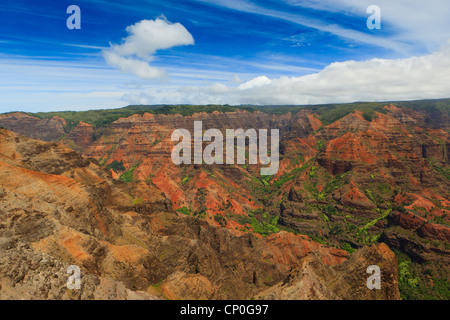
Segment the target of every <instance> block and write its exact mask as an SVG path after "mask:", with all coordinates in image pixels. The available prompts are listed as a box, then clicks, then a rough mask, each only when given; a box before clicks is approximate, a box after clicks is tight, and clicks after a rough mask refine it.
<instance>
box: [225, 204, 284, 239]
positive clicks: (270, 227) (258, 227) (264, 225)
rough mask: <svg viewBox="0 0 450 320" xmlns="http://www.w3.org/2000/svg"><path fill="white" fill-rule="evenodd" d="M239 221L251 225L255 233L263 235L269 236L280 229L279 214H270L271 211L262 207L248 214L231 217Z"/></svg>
mask: <svg viewBox="0 0 450 320" xmlns="http://www.w3.org/2000/svg"><path fill="white" fill-rule="evenodd" d="M231 218H232V219H233V220H235V221H236V222H237V223H239V224H242V225H243V226H245V225H247V224H248V225H250V227H251V228H252V230H253V232H254V233H257V234H260V235H262V236H263V237H267V236H269V235H271V234H272V233H277V232H279V231H280V230H279V229H278V219H279V217H278V216H270V215H269V213H267V212H265V211H263V210H262V209H257V210H253V211H251V212H250V213H249V214H248V216H244V215H237V216H232V217H231Z"/></svg>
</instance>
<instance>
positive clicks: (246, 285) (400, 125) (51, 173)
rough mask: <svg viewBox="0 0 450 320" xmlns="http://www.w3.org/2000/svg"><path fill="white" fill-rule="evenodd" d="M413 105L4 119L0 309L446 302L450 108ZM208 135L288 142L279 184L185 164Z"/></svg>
mask: <svg viewBox="0 0 450 320" xmlns="http://www.w3.org/2000/svg"><path fill="white" fill-rule="evenodd" d="M443 103H447V102H446V101H444V102H443ZM405 105H406V106H401V105H399V104H397V103H392V104H389V103H386V104H383V105H377V106H375V107H372V106H371V107H370V108H367V106H359V105H357V104H355V105H348V106H346V110H348V111H347V112H345V113H342V114H341V113H339V112H337V111H339V110H341V109H339V108H338V107H336V108H328V109H327V108H325V109H324V108H322V109H321V108H320V107H313V106H312V107H296V108H289V109H288V110H284V109H280V110H283V112H281V111H279V112H269V111H268V110H266V109H265V108H255V110H248V109H243V108H235V110H232V111H219V110H220V108H218V110H213V111H211V112H209V111H208V112H193V113H191V114H188V115H182V114H179V113H167V114H164V113H157V112H152V111H151V110H148V112H137V113H136V114H133V115H131V116H126V117H118V118H117V119H114V120H113V121H111V122H110V123H107V124H104V125H96V124H95V123H93V122H92V121H91V122H92V123H89V122H90V121H89V120H88V119H87V120H86V122H85V121H78V122H77V123H71V122H70V119H68V118H67V119H65V118H64V117H65V114H64V113H61V114H59V115H53V116H49V117H45V116H42V115H40V116H39V117H38V116H36V115H30V114H24V113H20V112H19V113H9V114H2V115H0V126H1V127H4V128H6V129H1V131H0V178H1V179H0V214H1V215H2V219H1V228H0V239H1V241H0V247H1V251H0V259H1V260H0V276H1V279H0V281H1V288H0V297H2V298H12V299H14V298H17V297H19V296H21V295H25V296H27V297H29V298H33V297H35V298H44V299H105V298H117V299H164V298H167V299H250V298H255V299H400V298H403V299H408V298H410V299H413V298H419V299H420V298H422V299H423V298H426V299H428V298H430V299H448V292H449V291H448V289H449V280H450V275H449V266H450V247H449V241H450V228H449V225H450V216H449V212H450V202H449V199H450V196H449V191H448V190H450V189H449V187H450V185H449V176H450V174H449V172H450V171H449V169H448V159H449V151H448V150H449V143H450V141H449V128H450V125H449V116H448V105H450V104H446V106H447V107H446V108H444V109H442V108H438V109H436V108H431V107H430V108H417V107H411V106H409V105H407V104H405ZM186 108H188V107H186ZM442 110H443V111H442ZM195 121H202V123H203V129H204V130H209V129H217V130H219V131H221V132H226V130H227V129H237V128H242V129H243V130H247V129H255V130H260V129H261V130H263V129H266V130H272V129H273V130H276V129H278V130H279V132H280V143H279V147H280V161H279V171H278V173H277V174H276V175H274V176H264V175H261V174H260V169H261V165H260V164H251V163H248V162H246V163H245V164H223V165H221V164H212V165H207V164H192V165H187V164H180V165H176V164H174V163H173V162H172V161H171V152H172V150H173V148H174V147H175V145H176V142H175V141H172V139H171V135H172V133H173V131H174V130H177V129H180V128H183V129H187V130H188V131H189V132H191V133H193V132H194V123H195ZM35 139H36V140H35ZM207 144H208V143H207V142H204V145H205V146H206V145H207ZM245 151H246V152H245V153H246V154H248V148H247V149H246V150H245ZM73 264H74V265H77V266H79V267H80V268H81V269H82V275H83V278H82V283H84V286H82V290H80V291H77V290H67V288H66V287H65V279H67V275H66V274H65V269H64V268H67V267H68V266H69V265H73ZM371 264H373V265H378V266H380V268H381V271H382V283H386V284H389V285H385V286H382V289H381V290H369V289H367V287H366V279H367V276H368V275H367V273H366V268H367V267H368V266H369V265H371ZM44 275H47V278H51V279H52V280H51V281H46V282H44V281H43V280H42V279H43V278H42V277H44Z"/></svg>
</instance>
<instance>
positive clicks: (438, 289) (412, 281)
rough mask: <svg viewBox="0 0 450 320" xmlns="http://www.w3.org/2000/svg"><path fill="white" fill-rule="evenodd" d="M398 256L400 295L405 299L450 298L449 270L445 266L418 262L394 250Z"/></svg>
mask: <svg viewBox="0 0 450 320" xmlns="http://www.w3.org/2000/svg"><path fill="white" fill-rule="evenodd" d="M393 251H394V252H395V254H396V256H397V263H398V282H399V290H400V296H401V298H402V299H404V300H448V298H449V297H450V283H449V281H448V280H447V279H448V273H449V270H448V268H446V267H445V266H442V265H440V264H437V265H435V266H433V265H431V264H430V263H423V264H422V263H418V262H416V261H413V260H411V258H410V257H408V255H406V254H405V253H403V252H401V251H399V250H395V249H394V250H393Z"/></svg>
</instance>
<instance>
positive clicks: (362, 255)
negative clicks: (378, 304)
mask: <svg viewBox="0 0 450 320" xmlns="http://www.w3.org/2000/svg"><path fill="white" fill-rule="evenodd" d="M369 265H376V266H378V267H379V268H380V270H381V287H380V289H372V290H371V289H369V288H368V287H367V278H368V273H367V272H366V271H367V267H368V266H369ZM397 284H398V277H397V258H396V256H395V255H394V253H393V252H392V251H390V250H389V248H388V247H387V246H386V245H385V244H380V245H377V246H372V247H364V248H363V249H361V250H360V251H358V252H357V253H355V254H354V255H353V256H352V257H351V258H350V259H349V260H347V261H345V262H344V263H342V264H340V265H337V266H326V265H324V264H323V262H322V260H321V258H320V255H318V254H316V253H314V254H310V255H308V256H306V257H305V258H303V259H302V260H301V262H300V263H299V264H298V266H296V267H294V268H293V269H292V271H291V272H290V273H289V276H288V277H286V279H284V280H283V281H282V282H280V283H279V284H277V285H275V286H273V287H271V288H269V289H267V290H265V291H263V292H261V293H260V294H258V296H257V298H258V299H263V300H399V299H400V294H399V291H398V286H397Z"/></svg>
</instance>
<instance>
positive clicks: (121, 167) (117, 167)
mask: <svg viewBox="0 0 450 320" xmlns="http://www.w3.org/2000/svg"><path fill="white" fill-rule="evenodd" d="M106 167H107V168H108V169H112V170H114V171H115V172H116V173H118V172H119V171H125V166H124V165H123V160H120V162H118V161H117V160H114V161H113V162H111V163H110V164H108V165H107V166H106Z"/></svg>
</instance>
